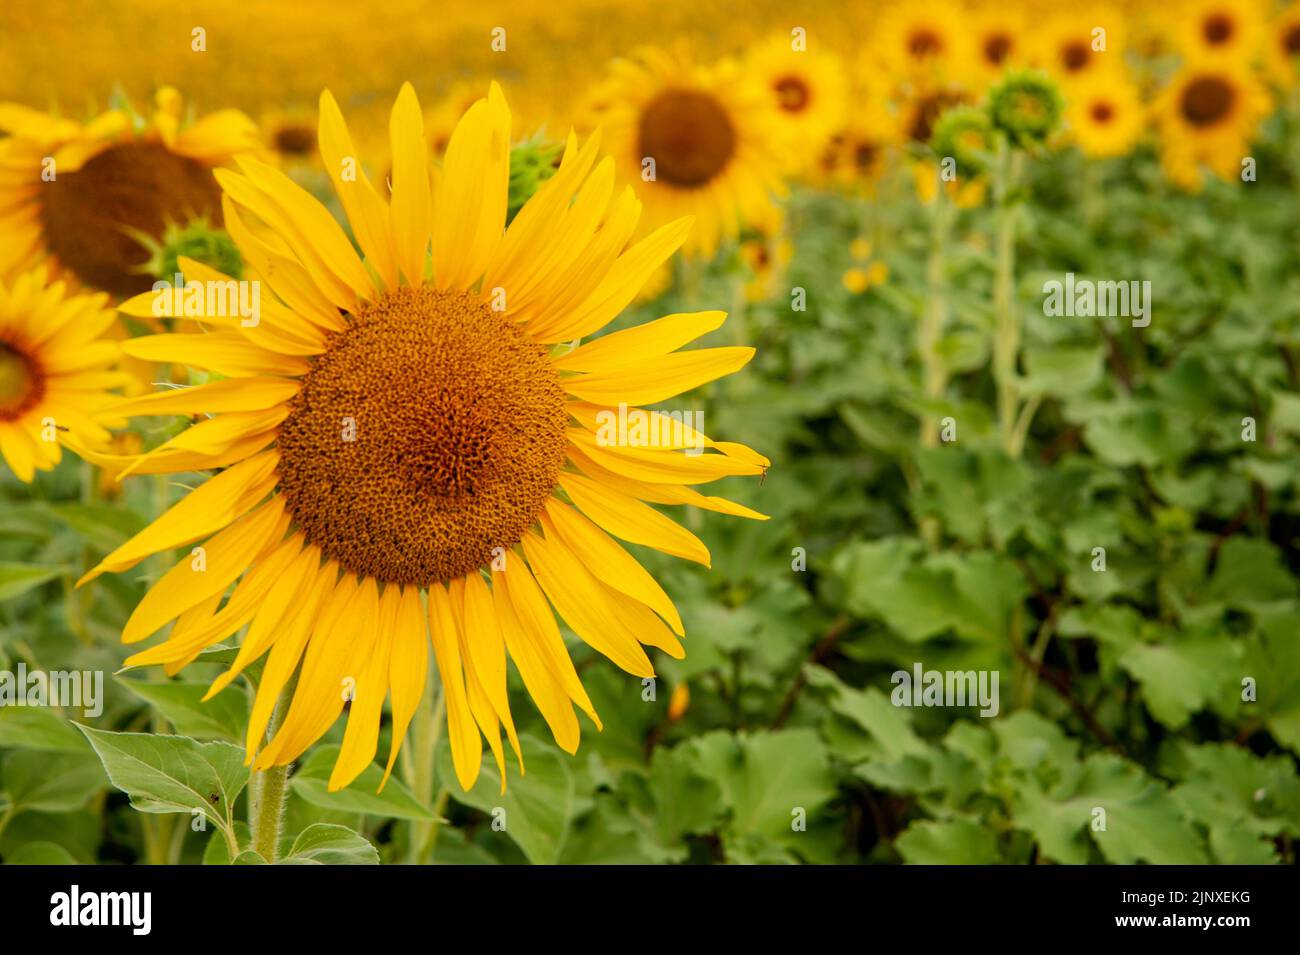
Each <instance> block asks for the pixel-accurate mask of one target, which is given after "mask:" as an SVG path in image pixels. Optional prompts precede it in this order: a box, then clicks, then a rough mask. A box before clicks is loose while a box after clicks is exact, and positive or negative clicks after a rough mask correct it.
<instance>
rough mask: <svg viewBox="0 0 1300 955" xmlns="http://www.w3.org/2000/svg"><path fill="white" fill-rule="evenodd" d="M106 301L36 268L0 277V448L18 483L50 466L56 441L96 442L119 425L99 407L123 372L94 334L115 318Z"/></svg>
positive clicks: (108, 345)
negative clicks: (72, 288) (71, 289)
mask: <svg viewBox="0 0 1300 955" xmlns="http://www.w3.org/2000/svg"><path fill="white" fill-rule="evenodd" d="M107 306H108V296H107V295H104V294H102V293H95V294H84V293H83V294H77V293H72V292H69V290H68V285H67V283H66V282H53V283H51V282H49V271H48V270H47V269H45V268H43V267H41V268H37V269H34V270H32V271H30V272H25V273H23V274H21V275H18V276H16V277H15V278H13V279H12V280H10V281H5V280H4V279H3V278H0V454H3V456H4V459H5V461H6V462H7V463H8V465H9V468H10V470H12V471H13V473H14V474H15V475H17V476H18V479H19V480H21V481H31V480H32V478H33V477H34V476H35V473H36V472H37V471H48V470H51V469H52V468H53V467H54V466H55V465H56V464H58V463H59V460H60V459H61V458H62V450H61V447H62V444H64V443H66V444H68V445H69V446H71V447H73V448H74V449H76V448H79V447H90V446H95V445H101V444H103V443H104V442H107V441H108V440H109V437H110V433H109V431H108V428H109V427H120V426H122V425H124V424H125V423H126V422H125V420H124V419H123V418H122V417H121V416H120V415H118V414H116V413H112V412H108V411H107V410H106V409H107V408H108V406H109V404H110V403H111V400H112V399H111V395H110V391H111V389H113V388H116V387H118V386H119V385H121V384H122V383H123V379H124V378H125V376H124V375H123V374H122V373H121V372H118V371H114V370H113V364H114V362H115V361H116V359H117V357H118V347H117V345H116V344H115V343H114V342H110V341H106V340H104V339H103V338H102V337H101V336H102V335H103V334H104V332H106V331H107V330H108V329H109V327H110V326H112V325H113V323H114V322H115V321H116V316H115V315H114V314H113V312H112V311H111V310H110V309H109V308H108V307H107Z"/></svg>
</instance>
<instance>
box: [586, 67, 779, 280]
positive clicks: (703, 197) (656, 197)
mask: <svg viewBox="0 0 1300 955" xmlns="http://www.w3.org/2000/svg"><path fill="white" fill-rule="evenodd" d="M774 114H775V110H774V108H773V106H772V104H771V102H770V100H769V97H768V91H767V90H765V89H764V88H763V86H762V84H761V83H759V82H757V80H756V78H755V77H754V75H753V74H752V73H749V72H747V71H744V70H742V68H741V66H740V64H739V63H737V62H736V61H734V60H730V59H727V60H722V61H721V62H719V63H717V64H715V65H713V66H709V67H704V66H697V65H692V64H691V63H690V62H689V60H688V58H687V56H686V55H685V54H684V53H682V52H680V51H672V52H670V51H666V50H659V49H647V50H643V51H641V52H640V53H639V54H638V55H636V56H634V57H632V58H629V59H624V60H618V61H616V62H615V63H614V65H613V67H612V70H611V74H610V76H609V77H608V78H607V79H606V80H605V81H604V82H603V83H601V84H599V85H598V86H597V87H596V89H595V90H594V91H593V94H592V95H591V96H590V97H589V98H588V101H587V102H586V103H585V104H584V107H583V109H582V110H581V115H582V117H583V119H582V122H583V124H584V125H586V126H590V127H591V128H595V127H596V126H599V127H600V128H601V129H602V130H603V134H604V136H605V142H606V144H607V148H608V150H609V152H610V153H612V154H613V156H614V158H615V159H616V160H617V161H618V173H619V178H620V180H621V181H625V182H630V183H633V184H635V185H636V188H637V195H638V196H639V197H640V198H641V199H642V200H644V202H645V223H644V224H645V226H646V227H647V228H657V227H659V226H661V225H663V224H665V223H667V222H671V221H674V220H676V219H679V218H681V217H682V216H688V215H689V216H694V217H695V227H694V228H693V229H692V230H691V235H690V238H689V239H688V240H687V242H686V245H685V248H684V252H685V253H686V254H687V255H690V256H699V257H703V258H709V257H711V256H712V255H713V254H714V253H715V252H716V251H717V248H718V245H719V244H720V243H721V242H722V241H723V240H724V239H734V238H736V236H737V235H738V234H739V233H740V231H741V229H742V228H744V227H745V226H747V225H754V224H759V225H762V224H764V223H769V222H771V221H772V219H773V217H774V215H775V204H774V203H773V201H772V200H773V196H774V195H776V194H778V193H779V192H780V191H781V189H782V187H781V183H780V175H781V172H782V170H783V169H785V168H787V167H788V165H789V162H788V159H787V156H786V153H785V151H784V150H783V148H782V147H783V140H782V137H781V136H780V134H779V132H778V129H777V128H776V126H775V115H774Z"/></svg>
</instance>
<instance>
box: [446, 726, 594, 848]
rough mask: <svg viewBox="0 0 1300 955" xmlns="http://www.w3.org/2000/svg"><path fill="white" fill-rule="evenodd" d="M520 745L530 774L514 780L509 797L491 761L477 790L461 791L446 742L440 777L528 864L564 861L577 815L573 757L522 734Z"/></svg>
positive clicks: (527, 773) (511, 780)
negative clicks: (499, 829) (502, 833)
mask: <svg viewBox="0 0 1300 955" xmlns="http://www.w3.org/2000/svg"><path fill="white" fill-rule="evenodd" d="M519 746H520V748H521V749H522V750H523V754H524V766H525V768H526V769H527V772H526V773H525V774H524V775H522V776H519V777H517V778H516V777H512V778H511V779H510V781H509V788H508V789H507V790H506V791H505V792H504V793H503V792H501V777H500V775H499V774H498V773H497V769H496V765H495V764H492V763H489V762H488V761H486V760H485V761H484V763H483V769H482V771H481V772H480V773H479V778H478V782H477V783H476V784H475V786H474V788H473V789H471V790H470V791H469V792H465V791H464V790H462V789H461V788H460V786H459V785H458V784H457V783H456V782H455V778H456V777H455V773H454V770H453V768H452V764H451V748H450V747H449V746H448V745H447V741H446V740H445V739H444V740H443V741H442V744H441V745H440V746H439V747H438V774H439V777H440V778H441V779H444V780H446V781H447V784H448V785H449V786H450V787H451V796H452V798H453V799H455V800H456V801H457V802H460V803H463V804H465V805H466V806H472V807H473V808H475V809H477V810H479V811H480V812H482V813H485V814H487V815H488V816H489V817H490V819H491V823H492V828H493V832H494V833H495V832H497V830H498V827H504V830H503V831H504V834H505V835H507V836H509V837H510V839H512V840H513V841H514V843H515V845H517V846H518V847H519V849H520V851H521V852H523V854H524V856H525V857H527V859H528V861H529V862H531V863H533V864H534V865H551V864H554V863H556V862H558V861H559V860H560V857H561V855H562V853H563V852H564V848H565V843H566V842H567V840H568V837H569V830H570V827H571V825H572V823H573V819H574V816H575V815H576V814H577V811H578V797H577V791H576V785H575V783H574V778H573V772H572V770H571V769H570V760H571V759H572V757H570V756H568V755H565V754H561V753H560V752H559V751H558V750H557V749H555V748H554V747H552V746H548V745H547V744H545V743H543V742H541V741H540V740H537V739H535V738H533V737H531V736H525V735H520V737H519Z"/></svg>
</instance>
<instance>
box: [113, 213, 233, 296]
mask: <svg viewBox="0 0 1300 955" xmlns="http://www.w3.org/2000/svg"><path fill="white" fill-rule="evenodd" d="M131 234H132V235H133V236H134V237H135V239H136V241H137V242H139V243H140V244H141V245H143V246H144V247H145V248H146V249H148V250H149V260H148V261H147V262H145V263H144V264H143V265H142V266H140V271H141V272H142V273H145V274H147V275H151V276H153V277H154V278H157V279H166V280H168V281H170V280H171V278H172V276H174V275H176V274H178V273H180V272H181V271H182V270H181V267H180V264H179V262H180V259H181V258H190V259H194V261H196V262H202V263H203V264H204V265H210V266H212V268H214V269H216V270H217V271H218V272H220V273H221V274H223V275H228V276H230V277H231V278H233V279H241V278H243V273H244V261H243V258H242V257H241V256H240V254H239V249H238V248H236V246H235V243H234V240H232V239H231V238H230V235H229V234H228V233H227V232H226V231H225V230H224V229H221V228H219V227H217V226H214V225H211V224H210V223H209V222H208V221H207V219H204V218H200V219H195V220H193V221H191V222H189V223H187V224H186V225H184V226H178V225H175V224H169V225H168V226H167V227H166V228H165V229H164V230H163V235H162V239H161V240H157V239H154V238H153V237H152V236H149V235H146V234H145V233H143V232H139V231H136V230H132V232H131Z"/></svg>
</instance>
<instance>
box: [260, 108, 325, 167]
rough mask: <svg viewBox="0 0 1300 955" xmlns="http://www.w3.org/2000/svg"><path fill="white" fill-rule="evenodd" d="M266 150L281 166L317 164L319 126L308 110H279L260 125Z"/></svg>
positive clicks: (270, 113)
mask: <svg viewBox="0 0 1300 955" xmlns="http://www.w3.org/2000/svg"><path fill="white" fill-rule="evenodd" d="M259 126H260V127H261V131H262V141H263V143H264V144H265V146H266V150H267V151H268V152H269V153H270V154H271V155H273V156H275V157H276V158H277V159H278V160H279V161H280V162H281V163H283V164H286V165H290V164H294V163H308V164H315V163H318V162H319V153H318V152H317V149H316V123H315V122H314V121H313V120H312V118H311V116H310V115H309V114H308V113H307V111H305V110H301V109H276V110H271V111H270V112H268V113H266V114H265V115H264V116H263V117H262V120H261V122H260V123H259Z"/></svg>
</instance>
